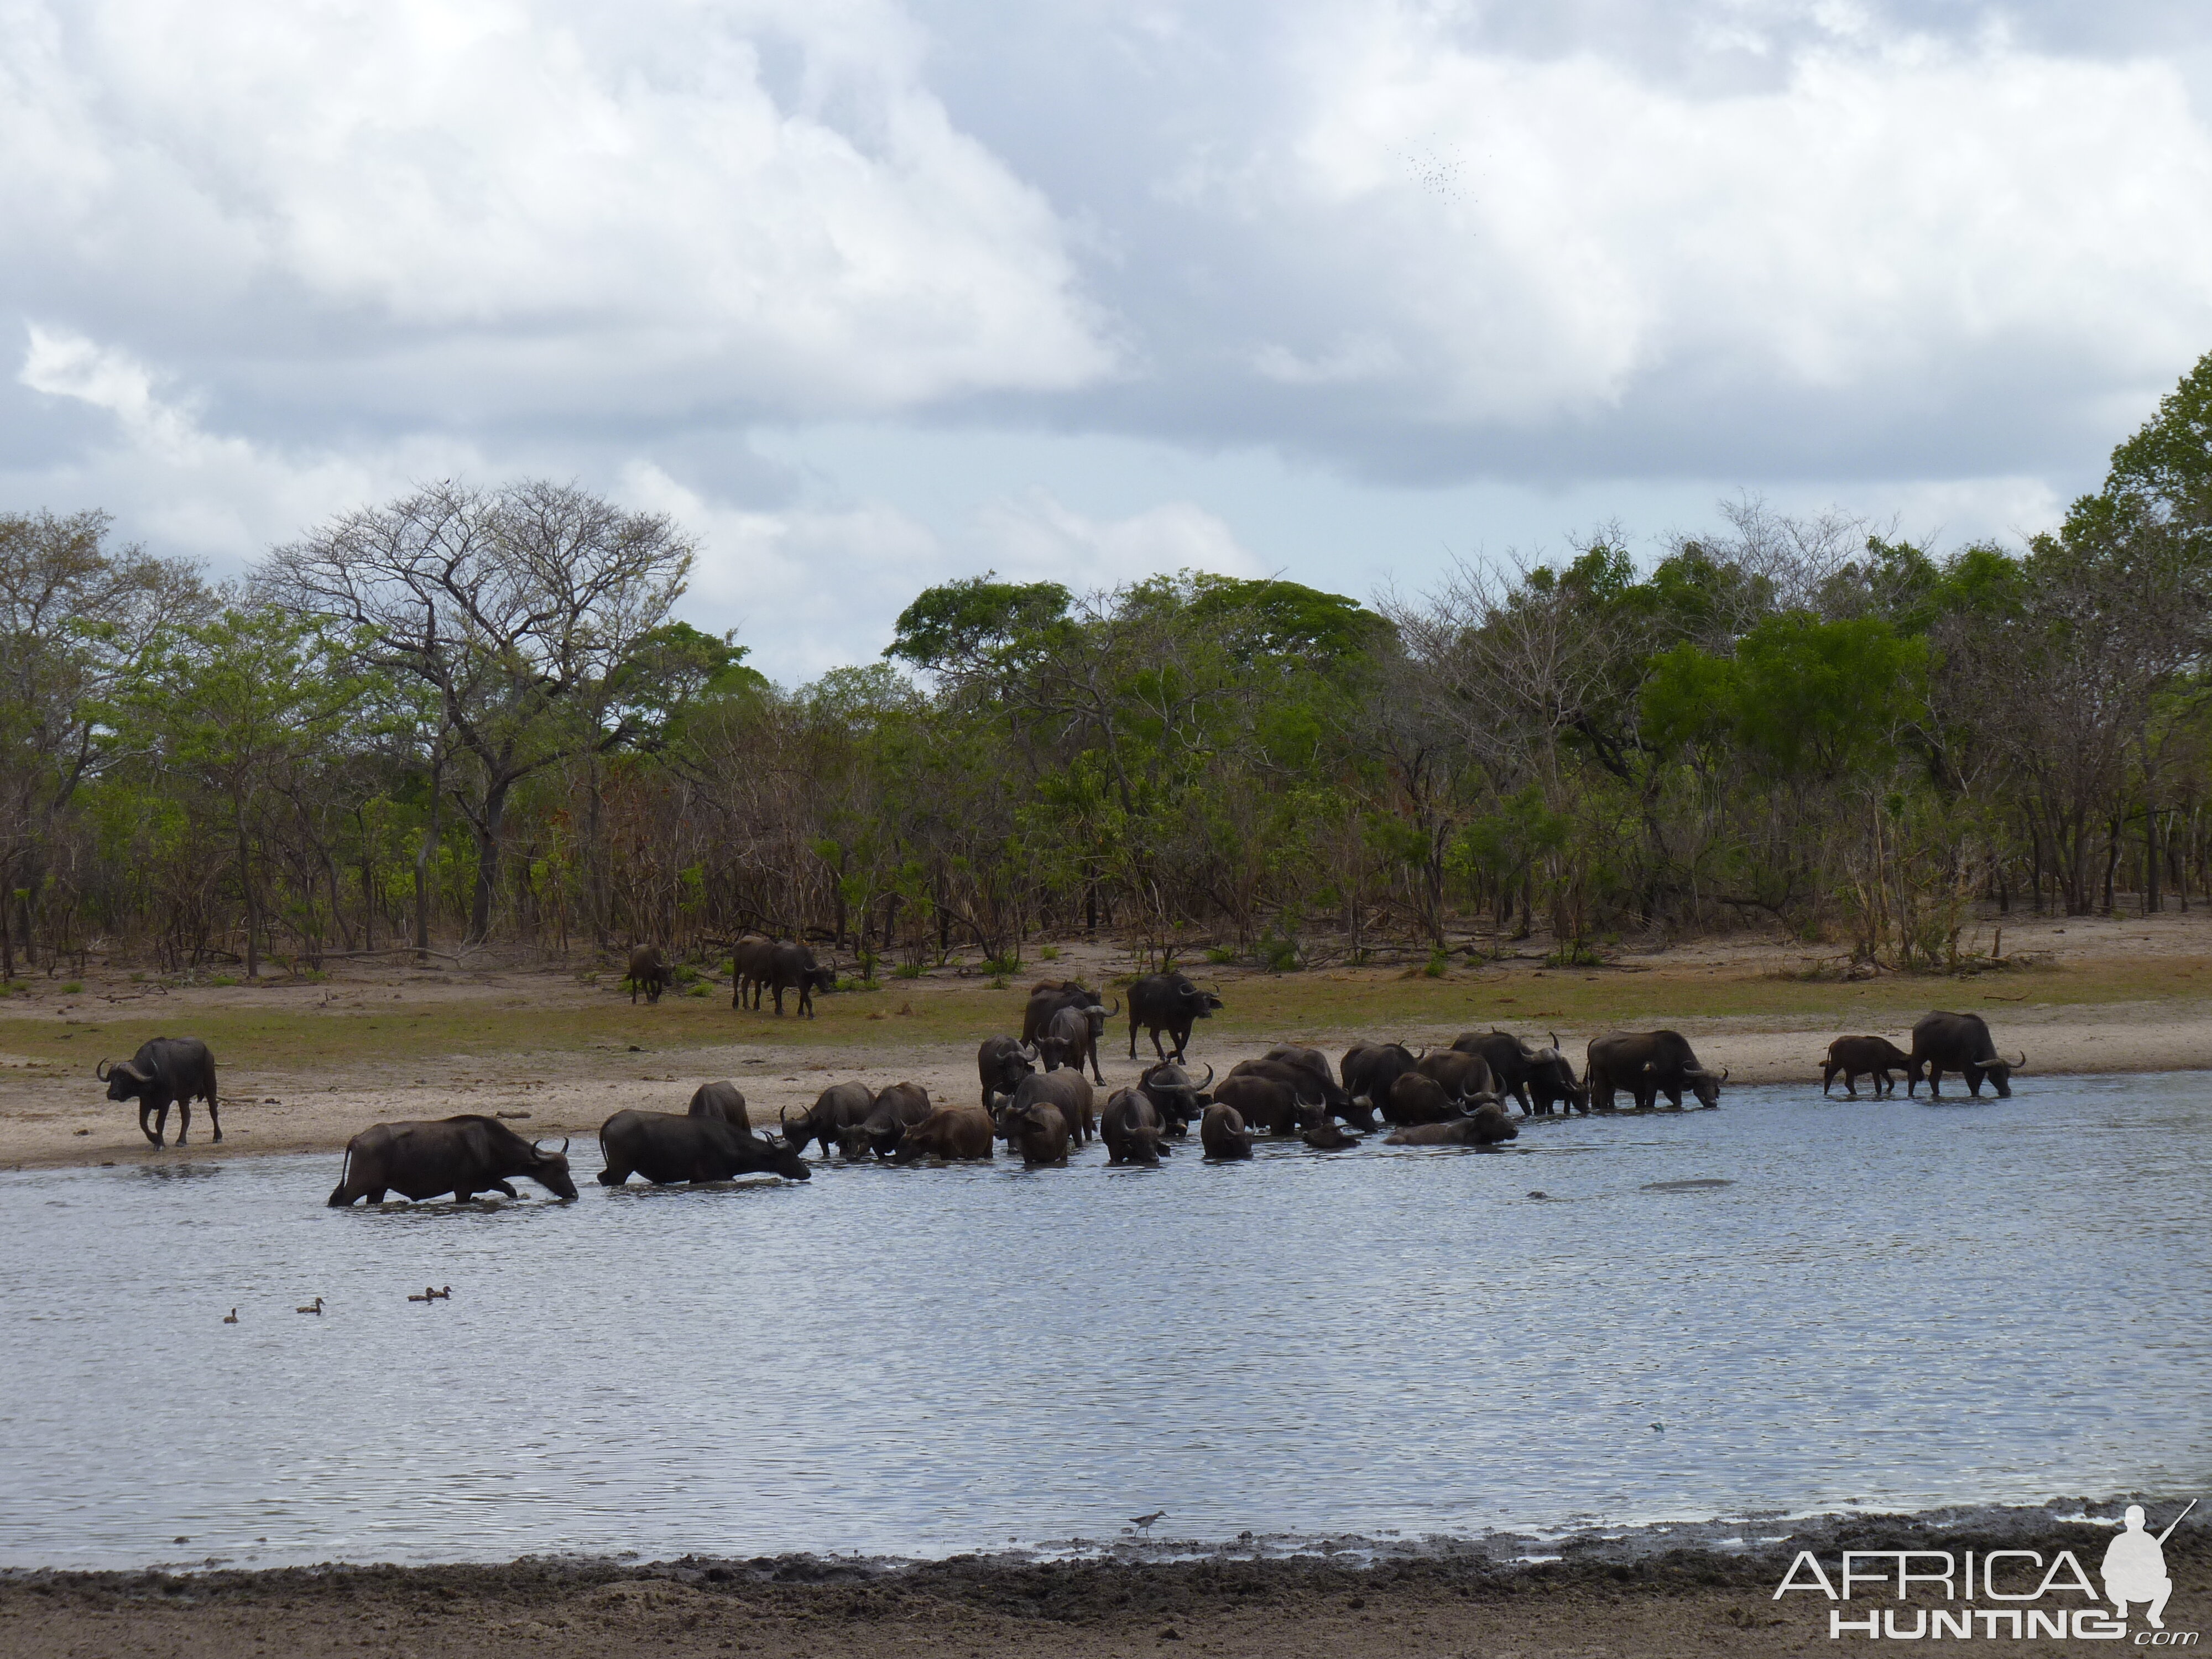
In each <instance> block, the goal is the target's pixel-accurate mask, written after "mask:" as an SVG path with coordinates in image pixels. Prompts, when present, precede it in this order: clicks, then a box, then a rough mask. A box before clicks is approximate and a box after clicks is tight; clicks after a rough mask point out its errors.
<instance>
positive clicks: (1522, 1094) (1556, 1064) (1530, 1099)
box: [1452, 1030, 1589, 1117]
mask: <svg viewBox="0 0 2212 1659" xmlns="http://www.w3.org/2000/svg"><path fill="white" fill-rule="evenodd" d="M1452 1047H1453V1048H1456V1049H1457V1050H1459V1052H1460V1053H1462V1054H1480V1055H1481V1056H1482V1058H1483V1060H1485V1061H1486V1063H1487V1064H1488V1065H1489V1066H1490V1074H1491V1076H1492V1077H1493V1078H1495V1079H1497V1080H1498V1082H1497V1087H1498V1094H1499V1095H1500V1096H1501V1097H1503V1096H1504V1095H1508V1094H1510V1095H1511V1096H1512V1097H1514V1098H1515V1099H1516V1100H1517V1101H1519V1102H1520V1103H1521V1109H1522V1111H1523V1112H1526V1113H1528V1114H1529V1115H1532V1116H1536V1117H1547V1116H1549V1115H1551V1111H1552V1109H1553V1107H1554V1106H1558V1105H1561V1104H1565V1106H1567V1107H1568V1108H1569V1109H1571V1110H1575V1111H1581V1112H1587V1111H1589V1091H1588V1090H1586V1089H1584V1088H1583V1085H1582V1084H1581V1082H1580V1081H1579V1080H1578V1079H1577V1078H1576V1076H1575V1068H1574V1063H1573V1062H1572V1061H1571V1060H1569V1059H1568V1058H1567V1057H1566V1056H1565V1054H1561V1053H1560V1052H1559V1036H1558V1034H1557V1033H1556V1032H1554V1033H1553V1036H1552V1046H1551V1047H1550V1048H1534V1047H1532V1046H1531V1045H1530V1044H1528V1043H1527V1042H1523V1041H1522V1039H1521V1038H1519V1037H1517V1036H1514V1035H1513V1034H1512V1033H1511V1032H1510V1031H1500V1030H1488V1031H1468V1032H1465V1033H1463V1034H1462V1036H1460V1037H1459V1038H1458V1039H1457V1040H1456V1041H1455V1042H1453V1044H1452Z"/></svg>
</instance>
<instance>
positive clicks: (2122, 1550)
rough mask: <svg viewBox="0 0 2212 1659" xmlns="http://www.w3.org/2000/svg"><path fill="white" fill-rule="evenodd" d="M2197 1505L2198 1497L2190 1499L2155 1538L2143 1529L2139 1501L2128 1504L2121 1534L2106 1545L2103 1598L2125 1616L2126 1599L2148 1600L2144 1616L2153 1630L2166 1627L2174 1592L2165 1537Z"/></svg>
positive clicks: (2167, 1536) (2126, 1610)
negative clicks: (2167, 1608)
mask: <svg viewBox="0 0 2212 1659" xmlns="http://www.w3.org/2000/svg"><path fill="white" fill-rule="evenodd" d="M2196 1507H2197V1500H2196V1499H2195V1498H2191V1499H2190V1500H2189V1507H2188V1509H2185V1510H2182V1511H2181V1515H2177V1516H2174V1517H2173V1519H2172V1521H2171V1522H2168V1523H2167V1525H2166V1530H2165V1531H2164V1532H2162V1533H2160V1534H2159V1535H2158V1536H2157V1537H2155V1538H2154V1537H2152V1536H2151V1535H2150V1534H2148V1533H2147V1532H2145V1531H2144V1530H2143V1510H2142V1504H2129V1505H2128V1512H2127V1514H2126V1515H2125V1516H2124V1517H2122V1521H2121V1532H2120V1535H2119V1536H2118V1537H2117V1538H2115V1539H2113V1540H2112V1542H2111V1543H2109V1544H2107V1545H2106V1546H2105V1564H2104V1566H2103V1568H2102V1569H2101V1571H2102V1572H2103V1574H2104V1578H2105V1599H2106V1601H2110V1602H2111V1603H2112V1606H2113V1607H2114V1609H2115V1610H2116V1611H2117V1612H2118V1613H2119V1615H2120V1617H2121V1618H2123V1619H2124V1618H2126V1617H2127V1616H2128V1603H2129V1602H2130V1601H2148V1603H2150V1606H2149V1607H2148V1608H2147V1609H2146V1610H2145V1611H2144V1613H2143V1617H2144V1618H2145V1619H2147V1620H2149V1621H2150V1627H2151V1628H2152V1629H2153V1630H2164V1629H2165V1628H2166V1619H2165V1613H2166V1597H2168V1596H2169V1595H2172V1594H2173V1580H2172V1579H2171V1578H2169V1577H2167V1576H2166V1540H2167V1539H2169V1538H2171V1537H2172V1536H2173V1529H2174V1528H2176V1527H2178V1526H2179V1525H2180V1524H2181V1516H2183V1515H2187V1514H2188V1513H2189V1510H2193V1509H2195V1508H2196Z"/></svg>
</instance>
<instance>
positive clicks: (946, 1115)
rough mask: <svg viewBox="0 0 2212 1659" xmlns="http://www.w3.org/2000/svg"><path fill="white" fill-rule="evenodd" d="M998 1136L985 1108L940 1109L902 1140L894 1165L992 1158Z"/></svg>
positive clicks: (894, 1156)
mask: <svg viewBox="0 0 2212 1659" xmlns="http://www.w3.org/2000/svg"><path fill="white" fill-rule="evenodd" d="M894 1086H896V1085H894ZM884 1092H885V1093H889V1092H890V1091H889V1090H886V1091H884ZM996 1134H997V1130H996V1127H995V1126H994V1124H993V1123H992V1121H991V1115H990V1114H989V1113H988V1112H987V1111H985V1110H984V1109H982V1108H981V1106H939V1108H938V1109H936V1110H935V1111H933V1112H932V1113H930V1114H929V1115H928V1116H927V1117H925V1118H923V1119H922V1120H921V1122H919V1123H916V1124H915V1125H914V1126H913V1127H910V1128H908V1129H906V1130H905V1131H904V1133H902V1134H901V1135H900V1136H899V1140H898V1150H897V1151H896V1153H895V1154H894V1155H893V1159H892V1161H893V1162H895V1163H899V1164H913V1163H916V1162H918V1161H919V1160H921V1159H922V1158H947V1159H953V1160H964V1159H968V1158H989V1157H990V1156H991V1142H992V1141H993V1139H995V1137H996Z"/></svg>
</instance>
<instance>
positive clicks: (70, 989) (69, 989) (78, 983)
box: [62, 979, 84, 997]
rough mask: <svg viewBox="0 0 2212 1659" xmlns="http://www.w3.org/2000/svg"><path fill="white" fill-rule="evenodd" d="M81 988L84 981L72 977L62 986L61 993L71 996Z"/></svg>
mask: <svg viewBox="0 0 2212 1659" xmlns="http://www.w3.org/2000/svg"><path fill="white" fill-rule="evenodd" d="M82 989H84V981H82V980H77V979H73V980H71V981H70V982H69V983H68V984H66V985H64V986H63V987H62V994H63V995H64V996H65V997H73V996H75V995H76V994H77V993H78V992H80V991H82Z"/></svg>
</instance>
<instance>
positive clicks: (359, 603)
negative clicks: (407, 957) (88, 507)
mask: <svg viewBox="0 0 2212 1659" xmlns="http://www.w3.org/2000/svg"><path fill="white" fill-rule="evenodd" d="M692 556H693V548H692V544H691V543H690V540H689V539H687V538H685V537H684V536H683V535H682V534H681V533H680V532H678V531H677V529H676V528H675V526H673V525H672V524H671V522H670V521H669V520H667V519H666V518H665V517H663V516H661V515H659V514H654V513H623V512H622V511H621V510H620V509H618V508H617V507H614V506H613V505H611V503H609V502H607V501H603V500H601V499H600V498H599V497H598V496H596V495H590V494H588V493H587V492H586V491H584V490H581V489H576V488H574V486H571V485H563V484H556V483H545V482H542V481H532V482H525V483H511V484H507V485H506V486H503V487H502V488H501V489H497V490H493V491H483V490H477V489H470V488H467V487H465V486H463V485H459V484H455V483H440V484H437V485H434V486H433V487H431V488H430V489H425V490H422V491H421V492H419V493H417V494H416V495H410V496H407V497H405V498H404V499H402V500H400V501H393V502H392V503H390V504H389V505H387V506H385V507H369V508H363V509H362V510H361V511H358V512H355V513H344V514H342V515H340V516H339V517H338V518H337V519H335V520H332V521H331V523H330V524H328V525H326V526H324V527H323V528H322V529H320V530H319V531H317V532H314V533H313V534H311V535H310V536H308V537H307V538H305V539H303V540H301V541H299V542H295V543H293V544H290V545H289V546H287V547H283V548H279V549H278V550H276V552H275V553H273V554H272V555H271V556H270V561H269V564H268V566H267V568H266V569H265V572H264V579H265V580H267V582H268V583H269V586H270V592H272V593H273V594H275V595H276V596H277V597H278V598H279V599H281V600H282V601H283V603H284V604H286V605H289V606H290V607H292V608H293V609H294V610H295V611H296V612H297V613H298V614H300V615H301V616H302V617H307V618H310V619H312V620H313V621H315V622H316V623H319V624H321V625H323V626H325V627H328V628H331V629H338V630H342V631H343V633H344V635H346V636H347V637H348V638H349V640H350V641H351V647H352V650H353V652H354V653H355V654H356V659H357V660H358V661H359V662H361V663H362V665H365V666H367V667H369V668H371V669H374V670H378V671H385V672H390V673H397V674H401V675H406V676H411V677H412V678H416V679H418V680H420V681H421V682H422V683H423V684H426V685H427V686H428V687H429V688H430V689H431V690H432V692H433V693H434V695H435V699H436V702H437V705H438V711H439V716H440V719H441V722H442V728H443V730H442V732H441V736H445V735H447V734H450V737H451V740H452V746H453V751H454V755H455V758H456V763H457V769H458V770H459V771H460V772H461V774H462V776H461V778H460V779H459V781H455V782H453V783H449V784H448V786H447V793H448V794H449V796H450V797H451V799H453V802H454V804H455V805H457V806H459V809H460V811H461V814H462V816H463V817H465V819H466V820H467V821H468V824H469V829H470V831H471V834H472V835H473V836H474V837H475V840H476V844H477V877H476V891H475V896H474V900H473V902H472V904H471V909H470V915H469V927H468V939H469V940H470V941H471V943H481V942H483V940H485V939H488V938H489V936H490V933H491V927H492V905H493V902H494V899H495V896H496V895H497V893H498V891H499V880H500V853H501V832H502V829H503V828H504V826H505V823H506V817H507V803H508V801H509V799H510V798H511V797H512V795H513V791H514V788H515V786H516V785H517V784H519V783H520V782H521V781H523V780H525V779H526V778H528V777H530V776H532V775H534V774H536V773H538V772H539V771H541V770H543V769H545V768H547V767H550V766H552V765H554V764H556V763H558V762H559V761H561V760H562V758H564V757H567V756H568V755H571V754H575V753H579V752H600V753H605V752H607V751H610V750H614V749H617V748H620V747H623V745H625V744H628V743H629V742H631V741H633V740H634V739H635V738H636V736H637V735H638V733H639V730H640V728H639V726H637V725H636V724H635V723H634V722H633V721H632V720H627V719H625V720H621V721H618V722H617V724H616V725H615V726H612V727H611V728H609V727H607V726H603V725H601V724H599V722H598V721H596V720H593V719H592V714H594V712H595V710H596V709H597V708H604V707H605V706H607V702H606V701H605V700H602V698H601V695H600V694H601V690H602V688H604V687H605V686H606V685H607V684H608V683H609V682H610V681H611V680H612V679H614V678H616V677H617V673H618V671H620V670H621V669H622V667H623V665H625V664H626V663H627V662H629V659H630V657H631V653H633V652H634V651H635V649H637V648H638V647H639V646H640V644H641V641H644V640H645V639H646V638H647V635H651V634H652V633H653V631H654V630H655V629H659V627H661V625H662V624H663V623H665V622H666V621H667V619H668V613H669V610H670V608H671V605H673V604H674V603H675V601H676V599H677V598H678V596H679V595H680V594H681V593H682V592H683V591H684V584H685V580H686V579H687V577H688V576H689V574H690V568H691V560H692Z"/></svg>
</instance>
